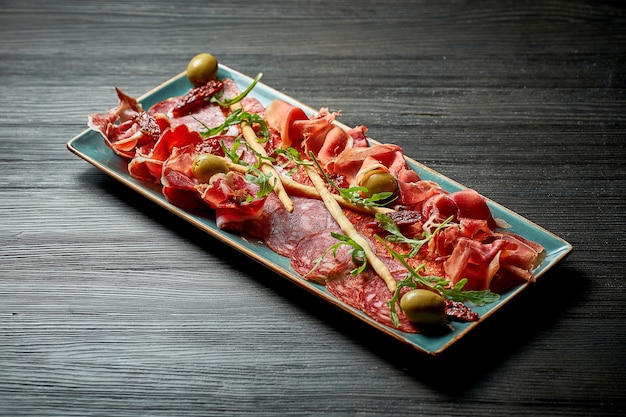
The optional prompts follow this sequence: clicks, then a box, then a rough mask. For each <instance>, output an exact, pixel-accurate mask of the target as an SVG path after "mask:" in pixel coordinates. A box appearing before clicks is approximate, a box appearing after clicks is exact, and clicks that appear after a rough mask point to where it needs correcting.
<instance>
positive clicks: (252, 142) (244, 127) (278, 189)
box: [230, 102, 293, 213]
mask: <svg viewBox="0 0 626 417" xmlns="http://www.w3.org/2000/svg"><path fill="white" fill-rule="evenodd" d="M241 108H242V107H241V103H239V102H237V103H234V104H231V105H230V109H231V111H236V110H241ZM240 127H241V133H242V134H243V137H244V139H245V140H246V143H247V144H248V146H250V147H251V148H252V149H253V150H254V151H255V152H256V153H258V154H259V155H261V156H263V157H265V158H263V159H262V160H261V167H260V168H261V171H263V172H264V173H266V174H271V175H272V178H273V181H272V182H270V185H271V186H272V187H273V188H274V192H275V193H276V195H277V196H278V199H279V200H280V201H281V203H283V206H285V209H286V210H287V211H288V212H290V213H291V212H292V211H293V202H292V201H291V198H289V194H287V191H286V190H285V187H284V186H283V183H282V181H281V178H280V175H279V174H278V172H276V170H275V169H274V167H273V166H272V164H271V163H270V162H268V160H267V152H265V148H263V146H261V144H260V143H259V141H258V139H257V136H256V133H254V130H253V129H252V126H250V125H249V124H248V123H247V122H241V124H240Z"/></svg>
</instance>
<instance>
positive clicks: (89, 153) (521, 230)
mask: <svg viewBox="0 0 626 417" xmlns="http://www.w3.org/2000/svg"><path fill="white" fill-rule="evenodd" d="M218 76H219V78H231V79H233V80H234V81H235V82H236V83H237V84H238V85H239V86H240V88H241V89H242V90H243V89H245V88H246V87H248V86H249V85H250V83H251V82H252V79H251V78H250V77H248V76H246V75H244V74H241V73H239V72H237V71H235V70H233V69H231V68H228V67H226V66H223V65H220V68H219V72H218ZM190 88H191V85H190V83H189V81H188V80H187V76H186V73H184V72H183V73H181V74H179V75H177V76H175V77H174V78H172V79H170V80H169V81H167V82H165V83H164V84H162V85H160V86H158V87H157V88H155V89H153V90H152V91H149V92H148V93H146V94H144V95H143V96H142V97H140V98H139V101H140V102H141V103H142V105H143V107H144V108H146V109H147V108H150V107H151V106H152V105H154V104H156V103H158V102H160V101H162V100H165V99H167V98H170V97H174V96H180V95H183V94H185V93H186V92H188V91H189V89H190ZM250 95H251V96H253V97H256V98H257V99H259V100H260V101H261V103H263V104H264V105H265V106H267V105H268V104H269V103H270V102H271V101H272V100H274V99H282V100H284V101H287V102H289V103H291V104H293V105H296V106H298V107H301V108H302V109H304V110H305V112H307V113H308V114H309V115H312V114H314V113H315V112H316V110H314V109H312V108H310V107H308V106H306V105H304V104H303V103H300V102H298V101H296V100H294V99H292V98H291V97H288V96H286V95H284V94H282V93H280V92H278V91H276V90H274V89H272V88H270V87H268V86H266V85H264V84H262V83H259V84H257V86H256V87H255V88H254V90H253V91H252V92H251V93H250ZM67 147H68V149H69V150H70V151H71V152H73V153H75V154H76V155H78V156H79V157H81V158H83V159H85V160H86V161H87V162H89V163H91V164H92V165H94V166H96V167H97V168H99V169H101V170H102V171H104V172H105V173H107V174H108V175H110V176H111V177H113V178H115V179H116V180H118V181H120V182H121V183H123V184H125V185H126V186H128V187H130V188H131V189H133V190H135V191H136V192H137V193H139V194H141V195H143V196H145V197H147V198H148V199H150V200H152V201H153V202H155V203H157V204H159V205H160V206H162V207H164V208H165V209H167V210H169V211H171V212H172V213H174V214H175V215H177V216H179V217H181V218H183V219H185V220H186V221H188V222H190V223H191V224H193V225H194V226H196V227H198V228H200V229H202V230H203V231H205V232H207V233H208V234H210V235H212V236H214V237H215V238H217V239H219V240H220V241H222V242H224V243H225V244H227V245H230V246H232V247H234V248H235V249H237V250H239V251H241V252H242V253H244V254H245V255H247V256H249V257H251V258H252V259H254V260H256V261H258V262H260V263H261V264H263V265H265V266H266V267H267V268H269V269H271V270H273V271H275V272H276V273H278V274H280V275H282V276H283V277H285V278H286V279H288V280H290V281H292V282H294V283H296V284H297V285H299V286H301V287H303V288H305V289H306V290H308V291H310V292H312V293H313V294H315V295H317V296H319V297H320V298H321V299H324V300H326V301H327V302H329V303H331V304H333V305H335V306H337V307H339V308H340V309H342V310H344V311H346V312H348V313H349V314H352V315H354V316H355V317H357V318H358V319H360V320H363V321H364V322H366V323H368V324H370V325H371V326H373V327H375V328H377V329H379V330H380V331H382V332H384V333H386V334H388V335H390V336H392V337H394V338H396V339H399V340H401V341H402V342H405V343H407V344H409V345H411V346H413V347H414V348H416V349H417V350H420V351H422V352H425V353H428V354H431V355H436V354H438V353H440V352H442V351H443V350H445V349H446V348H447V347H449V346H450V345H451V344H452V343H454V342H455V341H457V340H459V339H460V338H461V337H462V336H463V335H465V334H467V332H469V331H470V330H471V329H473V328H474V327H475V326H477V325H478V324H479V323H481V322H482V321H483V320H485V319H486V318H487V317H489V316H490V315H491V314H493V313H494V312H496V311H497V310H498V309H500V307H502V306H503V305H504V304H506V303H507V302H508V301H509V300H511V299H512V297H514V296H516V295H517V294H519V293H520V292H521V291H522V290H524V289H525V288H526V287H527V286H528V284H524V285H520V286H518V287H515V288H513V289H511V290H510V291H508V292H507V293H505V294H503V295H502V297H501V299H500V300H499V301H498V302H496V303H492V304H489V305H486V306H484V307H475V308H474V310H475V311H476V312H477V313H478V314H479V315H480V320H478V321H476V322H472V323H457V322H454V323H453V327H454V330H453V331H451V332H449V333H446V334H444V335H436V336H434V335H425V334H409V333H404V332H401V331H398V330H394V329H392V328H389V327H387V326H384V325H382V324H380V323H377V322H376V321H374V320H372V319H371V318H369V317H368V316H367V315H365V314H364V313H362V312H361V311H359V310H357V309H354V308H352V307H350V306H348V305H346V304H344V303H343V302H341V301H339V300H337V299H336V298H335V297H334V296H333V295H331V294H330V293H329V292H328V291H326V288H325V287H324V286H323V285H319V284H315V283H311V282H309V281H306V280H305V279H303V278H302V277H301V276H300V275H298V274H297V273H296V272H295V271H294V270H293V269H292V268H291V266H290V263H289V259H288V258H285V257H283V256H280V255H277V254H276V253H274V252H272V251H271V250H270V249H269V248H267V247H266V246H265V245H263V244H262V243H259V242H257V241H251V240H246V239H244V238H242V237H241V236H239V235H237V234H233V233H229V232H225V231H223V230H220V229H218V228H217V227H216V225H215V221H214V220H212V219H211V218H209V217H205V216H202V215H199V214H197V213H191V212H188V211H185V210H181V209H180V208H178V207H176V206H173V205H172V204H170V203H168V202H167V201H166V200H165V198H164V197H163V195H162V194H161V190H160V187H159V186H157V185H156V184H151V183H147V182H143V181H138V180H136V179H134V178H132V177H131V176H130V175H129V174H128V170H127V168H126V165H127V163H126V161H124V160H123V159H122V158H120V157H118V156H117V155H115V154H114V153H113V152H112V151H111V150H110V149H109V148H108V147H107V146H106V145H105V144H104V140H103V138H102V136H101V135H100V133H98V132H95V131H93V130H89V129H87V130H85V131H84V132H82V133H81V134H79V135H78V136H76V137H75V138H73V139H71V140H70V141H69V142H68V143H67ZM407 159H408V158H407ZM408 164H409V165H410V166H411V168H413V169H414V170H415V171H416V172H417V173H418V174H419V175H420V176H421V177H422V178H423V179H425V180H432V181H435V182H437V183H438V184H439V185H440V186H441V187H442V188H444V189H446V190H448V191H456V190H460V189H463V188H465V187H463V186H462V185H461V184H459V183H457V182H455V181H452V180H451V179H449V178H447V177H445V176H443V175H441V174H439V173H437V172H435V171H433V170H431V169H429V168H428V167H426V166H424V165H422V164H420V163H418V162H416V161H414V160H411V159H408ZM488 203H489V206H490V208H491V210H492V212H493V215H494V217H495V218H498V219H502V220H504V221H506V222H507V223H508V224H509V225H510V226H511V228H510V230H511V231H512V232H514V233H517V234H519V235H521V236H523V237H525V238H527V239H530V240H533V241H535V242H538V243H539V244H541V245H543V247H544V248H545V250H546V257H545V258H544V259H543V262H542V263H541V265H540V266H539V267H538V268H537V269H536V270H535V271H534V273H535V276H536V277H537V278H538V277H540V276H541V275H543V274H545V273H546V272H547V271H548V270H549V269H550V268H551V267H553V266H554V265H555V264H556V263H557V262H559V261H560V260H561V259H563V258H564V257H565V256H566V255H567V254H568V253H569V252H570V251H571V250H572V246H571V245H570V244H569V243H567V242H566V241H564V240H563V239H560V238H559V237H557V236H555V235H553V234H552V233H550V232H548V231H547V230H545V229H543V228H541V227H539V226H537V225H536V224H534V223H532V222H530V221H528V220H526V219H525V218H523V217H521V216H519V215H518V214H516V213H514V212H512V211H510V210H508V209H506V208H504V207H502V206H500V205H498V204H497V203H495V202H493V201H489V202H488Z"/></svg>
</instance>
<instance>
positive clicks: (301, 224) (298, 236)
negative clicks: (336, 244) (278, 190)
mask: <svg viewBox="0 0 626 417" xmlns="http://www.w3.org/2000/svg"><path fill="white" fill-rule="evenodd" d="M292 201H293V205H294V209H293V212H291V213H289V212H288V211H287V210H286V209H285V208H284V207H283V205H282V203H281V202H280V200H278V198H277V197H276V196H275V195H274V194H270V195H269V196H268V198H267V201H266V203H265V208H264V212H265V215H264V222H265V224H264V227H265V229H264V233H263V239H264V241H265V244H266V245H267V246H268V247H269V248H270V249H272V250H273V251H274V252H276V253H278V254H279V255H283V256H286V257H291V254H292V253H293V251H294V249H295V247H296V245H297V244H298V243H299V242H300V241H301V240H302V239H306V238H309V237H310V236H312V235H314V234H316V233H319V232H321V231H329V232H330V231H331V230H332V231H335V232H337V233H341V228H340V227H339V225H338V224H337V222H335V219H333V217H332V216H331V215H330V213H329V212H328V210H327V209H326V206H325V205H324V203H323V202H322V201H320V200H314V199H310V198H300V197H293V198H292Z"/></svg>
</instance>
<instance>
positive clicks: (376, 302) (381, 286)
mask: <svg viewBox="0 0 626 417" xmlns="http://www.w3.org/2000/svg"><path fill="white" fill-rule="evenodd" d="M391 273H392V275H393V277H394V278H395V279H396V281H400V280H402V279H404V278H405V277H406V270H402V269H396V270H391ZM391 298H392V294H391V293H390V292H389V288H387V285H386V284H385V282H384V281H383V280H382V279H372V280H370V281H368V282H367V284H366V285H365V286H364V287H363V291H361V294H360V298H359V308H360V309H361V310H362V311H363V312H364V313H365V314H367V315H368V316H370V317H371V318H373V319H374V320H376V321H377V322H379V323H382V324H384V325H386V326H389V327H392V328H395V329H397V330H400V331H403V332H406V333H419V332H420V329H419V327H418V326H417V325H416V324H415V323H413V322H411V321H410V320H409V319H408V318H407V317H406V316H405V315H404V313H403V312H402V310H400V308H399V307H396V313H397V314H398V321H399V326H398V327H395V326H394V324H393V320H392V319H391V315H390V311H389V305H388V304H387V302H388V301H389V300H390V299H391Z"/></svg>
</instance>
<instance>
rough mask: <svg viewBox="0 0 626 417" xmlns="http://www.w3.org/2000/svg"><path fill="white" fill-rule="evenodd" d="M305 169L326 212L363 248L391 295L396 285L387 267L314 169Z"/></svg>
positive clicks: (307, 167)
mask: <svg viewBox="0 0 626 417" xmlns="http://www.w3.org/2000/svg"><path fill="white" fill-rule="evenodd" d="M305 169H306V173H307V175H308V176H309V178H310V179H311V182H312V183H313V185H314V186H315V189H316V190H317V192H318V193H319V195H320V197H321V198H322V201H323V202H324V204H325V205H326V208H328V211H329V212H330V214H331V215H332V216H333V218H334V219H335V221H336V222H337V223H338V224H339V227H341V230H343V232H344V233H345V234H346V236H348V237H349V238H350V239H352V240H354V241H355V242H356V243H358V244H359V246H361V247H362V248H363V251H364V252H365V257H366V259H367V261H368V262H369V264H370V266H371V267H372V268H373V269H374V271H376V273H377V274H378V276H380V277H381V278H382V279H383V281H385V284H387V288H389V291H391V292H392V293H393V292H395V291H396V287H397V283H396V280H395V279H394V278H393V276H392V275H391V272H390V271H389V268H387V265H385V264H384V263H383V262H382V261H381V260H380V259H379V258H378V257H377V256H376V254H375V253H374V251H373V250H372V248H371V247H370V245H369V243H368V242H367V241H366V240H365V238H364V237H363V236H361V234H360V233H359V232H358V231H357V230H356V228H355V227H354V225H353V224H352V222H350V219H348V218H347V217H346V216H345V214H344V213H343V211H342V210H341V207H340V206H339V203H338V202H337V200H335V198H334V197H333V195H334V194H333V193H331V192H330V191H328V189H327V188H326V183H325V182H324V180H323V179H322V177H320V175H319V174H318V173H317V171H315V169H314V168H312V167H309V166H306V167H305Z"/></svg>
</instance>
